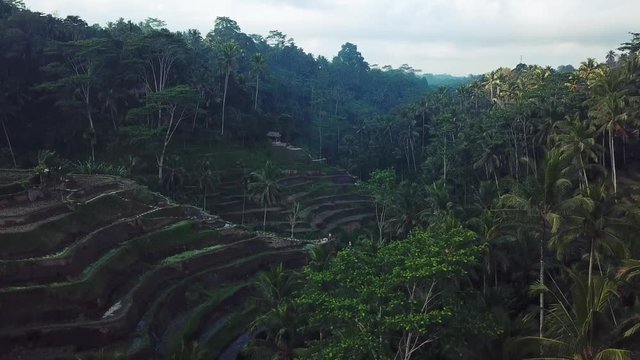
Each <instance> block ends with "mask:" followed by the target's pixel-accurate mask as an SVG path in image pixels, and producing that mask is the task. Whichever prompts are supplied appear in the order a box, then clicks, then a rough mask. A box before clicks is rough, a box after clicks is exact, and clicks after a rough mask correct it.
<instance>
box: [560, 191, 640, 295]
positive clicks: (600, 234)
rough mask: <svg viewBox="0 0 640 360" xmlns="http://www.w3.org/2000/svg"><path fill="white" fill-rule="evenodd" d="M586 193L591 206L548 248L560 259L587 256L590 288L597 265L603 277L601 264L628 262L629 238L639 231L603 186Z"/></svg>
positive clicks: (625, 209) (578, 212)
mask: <svg viewBox="0 0 640 360" xmlns="http://www.w3.org/2000/svg"><path fill="white" fill-rule="evenodd" d="M585 193H588V194H589V195H588V196H586V197H585V199H584V200H585V203H587V204H588V206H584V207H581V208H577V209H576V211H575V212H574V213H573V214H572V215H571V216H568V217H567V222H566V226H565V228H564V229H562V230H561V231H560V232H558V234H556V235H555V236H554V237H552V238H551V241H550V244H549V245H550V247H551V248H552V249H553V250H555V251H556V253H557V255H558V258H559V259H563V258H565V257H566V255H567V254H571V253H578V254H579V255H582V254H586V257H587V258H588V262H589V265H588V272H587V274H588V281H587V284H588V286H589V288H590V287H591V285H592V279H593V266H594V261H595V262H597V263H598V267H599V268H600V271H601V275H602V267H601V263H602V261H603V260H604V259H605V258H606V257H611V258H613V259H626V258H628V257H629V254H630V251H629V246H628V244H627V242H626V239H625V238H626V234H629V233H631V231H633V230H637V229H636V227H635V226H634V223H633V222H632V221H630V219H629V217H628V216H627V214H628V211H629V210H628V206H626V205H625V203H624V202H623V201H621V199H619V198H618V197H616V196H615V195H614V194H610V193H609V191H608V189H607V187H606V186H605V185H604V184H596V185H593V186H591V189H590V190H589V191H585ZM580 258H582V256H580Z"/></svg>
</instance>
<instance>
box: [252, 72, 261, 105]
mask: <svg viewBox="0 0 640 360" xmlns="http://www.w3.org/2000/svg"><path fill="white" fill-rule="evenodd" d="M258 91H260V75H258V74H256V99H255V102H254V103H253V110H258Z"/></svg>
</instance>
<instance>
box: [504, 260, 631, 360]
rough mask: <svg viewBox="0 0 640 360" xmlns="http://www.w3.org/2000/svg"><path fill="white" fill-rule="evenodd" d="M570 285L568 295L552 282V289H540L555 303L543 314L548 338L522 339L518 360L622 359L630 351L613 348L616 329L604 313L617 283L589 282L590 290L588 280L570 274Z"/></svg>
mask: <svg viewBox="0 0 640 360" xmlns="http://www.w3.org/2000/svg"><path fill="white" fill-rule="evenodd" d="M570 276H571V279H572V280H573V285H572V286H571V289H570V291H569V292H568V293H567V292H565V291H563V289H561V288H560V286H559V285H558V284H557V283H555V282H554V287H553V289H550V288H548V287H544V286H542V287H540V289H539V290H540V291H544V292H547V293H549V294H551V296H552V298H553V300H554V304H553V305H552V306H551V307H550V308H549V310H547V311H546V313H547V319H548V320H547V323H546V325H545V328H546V331H547V334H548V336H547V337H542V336H539V337H525V338H521V339H518V341H517V342H516V345H517V347H518V350H519V351H518V352H519V354H517V355H516V354H513V355H515V356H518V357H517V358H519V359H558V360H559V359H567V360H608V359H616V360H625V359H631V352H630V351H628V350H625V349H619V348H614V347H613V346H614V345H615V341H616V340H617V339H616V338H615V337H612V336H611V334H612V330H613V329H614V328H615V326H614V325H613V324H612V323H611V322H609V321H607V319H608V317H607V316H606V315H605V314H604V311H605V307H606V305H607V303H608V302H609V301H610V300H611V299H613V298H616V297H618V286H617V283H616V282H614V281H612V280H609V279H607V278H605V277H601V276H596V277H594V278H593V279H592V282H593V284H592V288H593V289H592V290H589V286H588V285H587V279H586V278H585V276H583V275H580V274H578V273H574V272H570Z"/></svg>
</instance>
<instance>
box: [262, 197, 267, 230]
mask: <svg viewBox="0 0 640 360" xmlns="http://www.w3.org/2000/svg"><path fill="white" fill-rule="evenodd" d="M266 228H267V202H266V201H265V203H264V215H263V216H262V231H266Z"/></svg>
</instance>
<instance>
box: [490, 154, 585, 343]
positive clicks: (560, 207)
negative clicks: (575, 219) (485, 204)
mask: <svg viewBox="0 0 640 360" xmlns="http://www.w3.org/2000/svg"><path fill="white" fill-rule="evenodd" d="M566 169H567V167H566V161H565V160H563V159H562V158H561V156H560V154H559V153H558V152H557V151H551V152H549V153H548V154H547V158H546V160H545V162H544V176H543V177H541V178H540V179H539V180H538V183H537V184H535V185H534V188H533V189H531V190H532V191H531V193H529V194H524V195H520V194H516V193H510V194H505V195H503V196H501V197H500V202H501V204H502V206H503V208H504V210H505V212H507V213H510V214H512V218H513V220H515V221H516V223H518V225H519V226H521V227H522V228H525V229H530V230H531V231H533V232H534V234H535V235H536V236H537V237H538V239H539V249H540V269H539V280H538V281H539V283H540V284H541V286H544V280H545V277H544V273H545V247H546V245H547V242H548V240H549V238H550V237H551V236H554V235H555V234H556V233H557V232H558V230H559V229H560V225H561V223H562V221H563V219H564V217H565V216H567V215H568V214H570V213H571V212H572V211H575V209H576V208H580V207H585V206H588V203H587V202H586V201H585V199H584V198H583V197H579V196H578V197H571V196H570V194H571V191H572V190H573V185H572V184H571V181H570V180H569V179H567V178H566V177H565V172H566ZM539 305H540V309H539V320H540V323H539V331H540V337H542V334H543V325H544V293H543V292H541V293H540V294H539Z"/></svg>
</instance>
